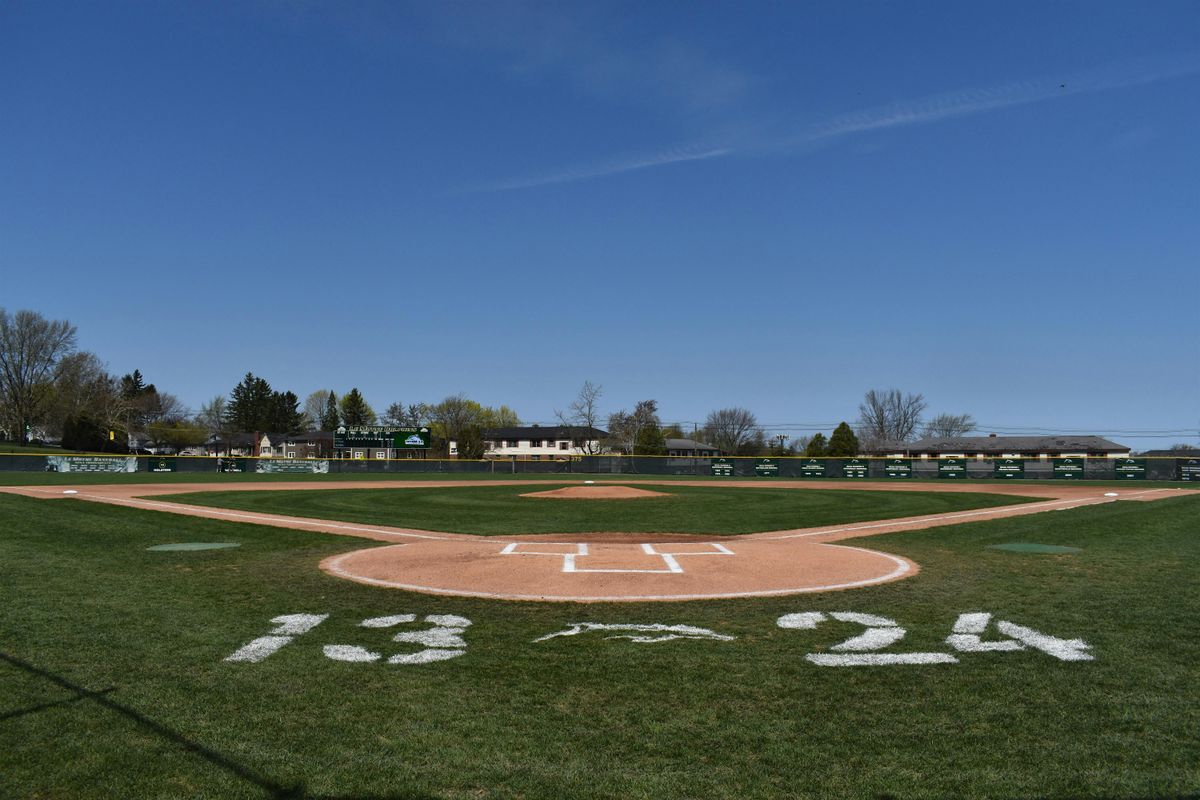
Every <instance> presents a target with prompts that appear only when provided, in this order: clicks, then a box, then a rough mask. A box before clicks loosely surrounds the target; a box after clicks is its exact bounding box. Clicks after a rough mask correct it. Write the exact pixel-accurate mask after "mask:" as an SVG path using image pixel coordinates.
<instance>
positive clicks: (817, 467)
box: [800, 458, 825, 478]
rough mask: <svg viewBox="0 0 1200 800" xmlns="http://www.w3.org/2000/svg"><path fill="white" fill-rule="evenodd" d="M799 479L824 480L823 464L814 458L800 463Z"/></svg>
mask: <svg viewBox="0 0 1200 800" xmlns="http://www.w3.org/2000/svg"><path fill="white" fill-rule="evenodd" d="M800 477H802V478H824V477H825V462H824V461H821V460H819V459H816V458H808V459H805V460H804V461H801V462H800Z"/></svg>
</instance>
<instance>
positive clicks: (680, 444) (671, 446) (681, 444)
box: [667, 439, 717, 453]
mask: <svg viewBox="0 0 1200 800" xmlns="http://www.w3.org/2000/svg"><path fill="white" fill-rule="evenodd" d="M667 449H668V450H712V451H713V452H714V453H715V452H716V451H717V448H715V447H713V446H712V445H711V444H705V443H704V442H697V441H696V440H695V439H667Z"/></svg>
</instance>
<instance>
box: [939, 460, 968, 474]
mask: <svg viewBox="0 0 1200 800" xmlns="http://www.w3.org/2000/svg"><path fill="white" fill-rule="evenodd" d="M938 477H939V478H965V477H967V460H966V459H965V458H939V459H938Z"/></svg>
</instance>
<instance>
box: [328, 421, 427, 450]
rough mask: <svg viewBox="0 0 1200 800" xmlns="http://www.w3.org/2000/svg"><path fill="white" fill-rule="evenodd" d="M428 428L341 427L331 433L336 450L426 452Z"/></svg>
mask: <svg viewBox="0 0 1200 800" xmlns="http://www.w3.org/2000/svg"><path fill="white" fill-rule="evenodd" d="M429 438H430V436H429V428H411V427H408V428H396V427H391V426H386V425H352V426H346V425H342V426H341V427H339V428H338V429H337V430H336V431H334V432H333V446H334V447H335V448H337V449H338V450H349V449H352V448H355V447H386V448H391V449H392V450H428V449H429Z"/></svg>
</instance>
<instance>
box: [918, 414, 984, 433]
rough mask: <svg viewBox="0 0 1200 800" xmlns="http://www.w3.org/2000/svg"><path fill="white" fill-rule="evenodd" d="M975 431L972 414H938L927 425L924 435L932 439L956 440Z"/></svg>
mask: <svg viewBox="0 0 1200 800" xmlns="http://www.w3.org/2000/svg"><path fill="white" fill-rule="evenodd" d="M973 430H975V419H974V418H973V417H972V416H971V415H970V414H938V415H937V416H936V417H934V418H933V419H931V420H929V422H927V423H926V424H925V430H924V431H922V435H924V436H927V437H929V438H931V439H955V438H957V437H959V436H966V435H967V434H968V433H970V432H971V431H973Z"/></svg>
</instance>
